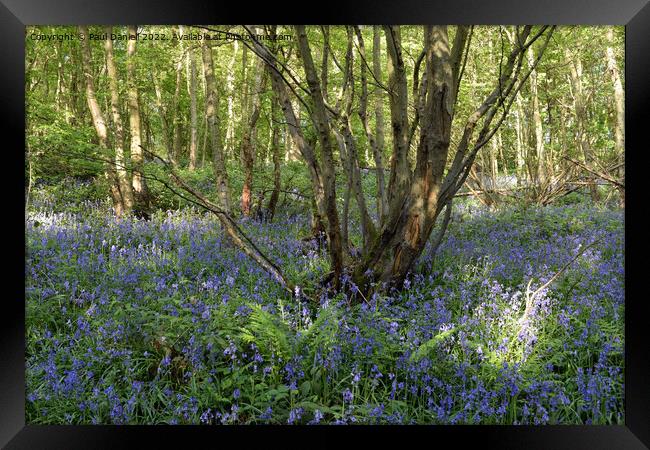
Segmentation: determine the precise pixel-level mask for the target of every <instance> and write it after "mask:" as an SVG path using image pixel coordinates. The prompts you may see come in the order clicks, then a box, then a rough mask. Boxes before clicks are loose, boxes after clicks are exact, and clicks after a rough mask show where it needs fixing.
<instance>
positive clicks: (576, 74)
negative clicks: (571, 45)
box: [565, 49, 600, 202]
mask: <svg viewBox="0 0 650 450" xmlns="http://www.w3.org/2000/svg"><path fill="white" fill-rule="evenodd" d="M565 54H566V57H567V59H568V60H569V61H571V64H569V74H570V79H571V87H572V88H573V107H574V110H575V118H576V141H577V142H576V143H577V144H578V145H577V146H578V148H580V151H581V153H582V156H583V157H584V159H585V164H587V165H593V160H594V155H593V152H592V151H591V149H590V146H589V135H588V130H587V109H586V105H585V95H584V92H583V89H582V61H581V60H580V58H579V57H577V56H573V55H572V54H571V52H570V51H569V50H568V49H567V50H566V53H565ZM589 192H590V194H591V199H592V200H593V201H594V202H596V201H598V200H599V197H600V196H599V195H598V187H597V185H596V182H595V181H591V182H589Z"/></svg>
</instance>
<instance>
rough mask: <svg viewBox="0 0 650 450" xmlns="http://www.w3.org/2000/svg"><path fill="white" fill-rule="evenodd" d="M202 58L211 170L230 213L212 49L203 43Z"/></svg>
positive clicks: (223, 202)
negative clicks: (206, 96)
mask: <svg viewBox="0 0 650 450" xmlns="http://www.w3.org/2000/svg"><path fill="white" fill-rule="evenodd" d="M201 50H202V56H203V69H204V73H205V84H206V89H207V95H208V98H207V106H206V116H207V118H208V129H209V130H210V143H211V145H212V168H213V170H214V178H215V182H216V185H217V192H218V195H219V202H220V206H221V207H222V208H223V209H224V210H225V211H226V212H227V213H230V211H232V207H231V205H232V202H231V200H230V187H229V185H228V174H227V172H226V164H225V161H224V157H223V148H222V146H221V138H220V135H219V120H218V115H217V82H216V80H215V77H214V66H213V63H212V48H210V47H209V46H208V45H207V43H206V42H205V41H202V43H201Z"/></svg>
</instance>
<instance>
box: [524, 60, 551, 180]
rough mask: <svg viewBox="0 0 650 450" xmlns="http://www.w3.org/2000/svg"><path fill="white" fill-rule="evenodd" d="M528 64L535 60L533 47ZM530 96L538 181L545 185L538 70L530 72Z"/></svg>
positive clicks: (530, 64)
mask: <svg viewBox="0 0 650 450" xmlns="http://www.w3.org/2000/svg"><path fill="white" fill-rule="evenodd" d="M526 54H527V57H528V65H529V67H532V65H533V62H534V60H535V56H534V55H533V50H532V48H531V49H529V51H528V52H527V53H526ZM530 96H531V100H532V102H533V105H532V114H533V125H534V127H535V154H536V157H537V168H536V170H537V181H538V182H539V183H540V184H541V185H542V186H544V185H545V184H546V178H547V176H546V175H547V174H546V156H545V155H544V131H543V127H542V115H541V113H540V109H539V97H538V95H537V71H536V70H534V69H533V70H532V71H531V73H530Z"/></svg>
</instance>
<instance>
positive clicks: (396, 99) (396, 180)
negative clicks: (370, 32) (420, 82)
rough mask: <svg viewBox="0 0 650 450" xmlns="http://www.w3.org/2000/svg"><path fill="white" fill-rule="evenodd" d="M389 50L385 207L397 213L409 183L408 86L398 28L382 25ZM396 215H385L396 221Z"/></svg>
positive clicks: (389, 219)
mask: <svg viewBox="0 0 650 450" xmlns="http://www.w3.org/2000/svg"><path fill="white" fill-rule="evenodd" d="M384 32H385V34H386V47H387V50H388V89H389V96H388V98H389V104H390V115H391V123H392V127H393V155H392V157H391V161H390V165H391V167H390V180H389V182H388V207H389V210H390V211H391V212H394V213H395V214H399V212H400V210H401V205H402V204H403V203H404V200H405V196H406V193H407V190H408V185H409V183H410V172H411V168H410V166H409V161H408V151H409V145H408V90H407V83H406V72H405V69H404V61H403V59H402V44H401V35H400V28H399V27H393V26H385V27H384ZM396 219H397V217H391V218H388V217H387V218H386V220H387V221H391V222H395V221H396Z"/></svg>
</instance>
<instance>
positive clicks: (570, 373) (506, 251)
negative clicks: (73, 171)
mask: <svg viewBox="0 0 650 450" xmlns="http://www.w3.org/2000/svg"><path fill="white" fill-rule="evenodd" d="M55 211H56V212H55ZM109 211H110V208H109V207H108V205H106V204H105V203H101V202H99V203H94V202H90V201H85V202H82V203H78V204H76V205H75V207H74V208H69V209H65V208H63V209H62V208H55V207H54V204H53V200H52V199H48V198H46V197H42V198H40V199H35V200H34V202H33V205H32V206H31V208H30V213H29V217H28V219H27V221H26V243H27V246H26V252H27V257H26V263H25V275H26V284H25V298H26V384H27V386H26V396H27V398H26V415H27V422H28V423H57V424H66V423H73V424H164V423H167V424H355V423H356V424H394V423H397V424H412V423H414V424H558V423H561V424H621V423H624V410H623V405H624V399H623V392H624V385H623V375H624V367H623V362H624V358H623V354H624V348H623V346H624V341H623V318H624V246H623V240H624V228H623V212H622V211H621V210H615V209H607V208H604V207H598V206H593V205H587V204H582V203H581V204H575V205H566V206H549V207H544V208H541V207H539V208H538V207H529V208H516V207H507V208H502V209H500V210H498V211H489V210H485V209H482V208H479V207H478V206H476V205H475V204H473V203H472V202H471V201H468V202H465V203H459V204H457V205H455V206H454V213H453V219H452V222H451V224H450V226H449V230H448V232H447V233H446V235H445V238H444V240H443V242H442V244H441V246H440V248H439V249H438V251H437V253H436V255H435V258H433V257H432V255H431V250H430V249H427V250H426V251H425V253H424V254H423V256H422V258H421V261H420V262H419V265H418V267H417V269H416V270H414V272H413V273H412V274H411V276H410V277H409V278H408V279H407V280H406V282H405V286H404V289H403V290H401V291H400V292H393V293H392V294H385V295H382V296H379V295H375V296H373V297H372V298H368V299H362V301H360V302H350V300H351V299H349V298H347V297H346V296H345V295H344V294H339V295H338V296H336V297H334V298H327V297H325V296H323V297H321V298H320V306H316V305H315V304H311V305H305V304H302V303H300V302H299V301H298V300H297V299H296V298H292V297H291V296H290V295H288V294H286V293H285V292H283V291H282V289H281V288H280V287H279V286H278V285H277V284H276V283H275V282H274V281H273V280H272V279H271V278H270V277H269V276H267V275H266V274H265V273H264V272H263V271H262V270H261V269H260V268H259V267H258V266H257V265H256V264H255V263H254V262H252V261H251V260H250V259H249V258H247V257H246V256H245V255H243V254H242V253H241V252H240V251H238V250H237V249H236V248H235V247H233V246H232V245H230V244H229V243H228V242H227V240H226V239H225V238H224V236H223V234H222V232H221V230H220V227H219V225H218V223H217V221H216V219H215V218H214V217H213V216H210V215H209V214H206V213H203V212H201V211H198V210H195V209H192V208H184V209H181V210H178V211H160V212H157V213H155V214H154V215H153V216H152V218H151V220H150V221H143V220H137V219H132V218H129V219H123V220H120V221H117V220H116V219H115V218H114V217H113V216H112V214H111V213H110V212H109ZM242 227H243V228H244V229H245V230H246V231H247V232H248V234H249V235H250V236H251V238H252V239H253V240H254V241H255V242H256V244H257V245H258V246H259V247H260V248H261V249H262V250H263V251H264V252H266V254H267V255H270V257H271V258H272V259H273V260H274V261H275V262H276V263H277V264H278V265H280V266H281V267H283V269H284V270H285V272H286V275H287V276H288V277H290V278H291V279H292V280H297V281H298V284H299V285H300V286H303V289H305V290H308V289H309V287H310V286H314V285H315V284H316V283H317V281H318V279H319V278H320V277H321V276H323V274H325V273H326V272H327V270H328V262H327V257H326V256H327V255H326V254H323V253H319V251H318V248H317V246H315V245H313V244H312V243H309V242H306V241H304V240H301V239H299V237H300V236H305V235H306V234H307V233H308V230H309V225H308V218H307V217H306V215H304V214H296V215H289V214H285V215H282V214H279V215H278V216H277V217H276V219H275V221H274V222H273V223H270V224H269V223H264V224H261V223H257V222H255V221H252V220H251V221H244V222H242ZM434 233H435V230H434ZM594 241H597V243H596V244H595V245H594V246H592V247H590V248H589V249H588V250H587V251H586V252H585V253H584V254H582V255H581V256H580V257H579V258H578V259H577V260H576V261H575V262H573V263H572V264H571V265H570V266H569V268H568V269H567V270H566V271H565V272H563V273H562V274H561V275H560V276H559V277H558V278H557V279H556V280H555V281H554V282H553V283H552V284H551V285H549V286H548V287H547V288H545V289H543V290H541V291H540V292H538V294H537V295H535V296H533V297H530V298H529V299H528V301H530V302H531V303H530V304H531V307H532V308H531V310H530V314H529V315H528V316H527V317H523V316H522V315H523V312H524V309H525V307H526V301H527V290H526V287H527V286H528V285H529V282H531V280H532V282H531V283H530V290H531V291H532V290H535V289H536V288H537V287H539V286H541V285H542V284H544V282H545V281H547V280H548V279H549V278H550V277H552V276H553V275H554V274H555V273H556V272H557V271H558V270H559V269H560V268H562V267H563V266H564V265H565V264H566V263H567V262H568V261H569V260H571V259H572V258H573V257H574V256H575V255H576V254H578V253H579V251H580V249H582V248H584V247H583V246H584V245H587V244H589V243H592V242H594ZM344 281H345V282H348V281H347V279H346V280H344ZM348 292H355V291H354V289H351V290H349V291H348ZM350 295H354V294H350ZM349 303H352V304H353V305H354V306H352V307H350V306H348V305H349ZM522 317H523V319H522Z"/></svg>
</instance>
